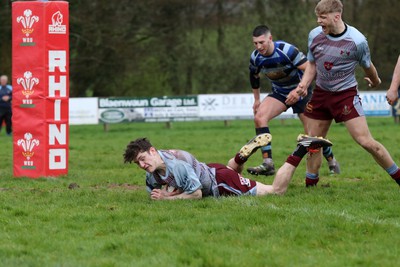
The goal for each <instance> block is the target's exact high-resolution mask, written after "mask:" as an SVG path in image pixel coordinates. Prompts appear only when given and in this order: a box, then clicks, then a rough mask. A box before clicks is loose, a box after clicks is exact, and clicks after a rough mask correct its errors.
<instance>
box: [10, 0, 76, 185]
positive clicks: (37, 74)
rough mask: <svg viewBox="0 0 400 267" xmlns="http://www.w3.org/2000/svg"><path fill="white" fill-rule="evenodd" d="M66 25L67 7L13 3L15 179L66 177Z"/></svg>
mask: <svg viewBox="0 0 400 267" xmlns="http://www.w3.org/2000/svg"><path fill="white" fill-rule="evenodd" d="M68 19H69V12H68V2H66V1H50V2H47V1H16V2H13V3H12V85H13V100H12V110H13V116H12V124H13V172H14V176H15V177H22V176H24V177H30V178H37V177H48V176H59V175H64V174H67V173H68V153H69V151H68V142H69V127H68V120H69V118H68V98H69V40H68V37H69V27H68V25H69V21H68Z"/></svg>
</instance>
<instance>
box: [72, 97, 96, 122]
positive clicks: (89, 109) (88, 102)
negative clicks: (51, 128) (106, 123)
mask: <svg viewBox="0 0 400 267" xmlns="http://www.w3.org/2000/svg"><path fill="white" fill-rule="evenodd" d="M97 101H98V98H97V97H82V98H70V99H69V124H70V125H79V124H98V123H99V118H98V108H97Z"/></svg>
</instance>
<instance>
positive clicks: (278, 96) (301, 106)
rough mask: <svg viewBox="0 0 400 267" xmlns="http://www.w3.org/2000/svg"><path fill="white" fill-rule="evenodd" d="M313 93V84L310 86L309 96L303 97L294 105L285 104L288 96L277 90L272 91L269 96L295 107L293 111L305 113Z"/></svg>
mask: <svg viewBox="0 0 400 267" xmlns="http://www.w3.org/2000/svg"><path fill="white" fill-rule="evenodd" d="M311 94H312V88H311V86H310V87H309V88H308V93H307V96H306V97H304V98H301V99H300V100H299V101H297V102H296V103H295V104H294V105H291V106H288V105H286V104H285V101H286V96H283V95H281V94H279V93H277V92H272V93H270V94H269V95H268V96H267V97H273V98H275V99H277V100H279V101H280V102H282V103H283V104H285V105H286V107H287V108H288V109H289V108H292V109H293V113H295V114H296V113H297V114H298V113H304V109H305V107H306V104H307V102H308V101H309V100H310V99H311Z"/></svg>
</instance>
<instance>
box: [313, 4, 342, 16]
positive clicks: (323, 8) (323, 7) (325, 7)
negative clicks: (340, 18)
mask: <svg viewBox="0 0 400 267" xmlns="http://www.w3.org/2000/svg"><path fill="white" fill-rule="evenodd" d="M342 12H343V4H342V2H341V1H340V0H321V1H319V2H318V4H317V6H316V7H315V14H317V16H318V15H321V14H329V13H340V14H341V13H342Z"/></svg>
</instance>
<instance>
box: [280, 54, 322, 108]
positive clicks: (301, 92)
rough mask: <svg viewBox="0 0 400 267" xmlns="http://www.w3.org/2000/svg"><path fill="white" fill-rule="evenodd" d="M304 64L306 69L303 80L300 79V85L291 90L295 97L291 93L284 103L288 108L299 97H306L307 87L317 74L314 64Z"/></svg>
mask: <svg viewBox="0 0 400 267" xmlns="http://www.w3.org/2000/svg"><path fill="white" fill-rule="evenodd" d="M304 64H306V66H305V67H306V68H305V71H304V75H303V78H302V79H301V81H300V83H299V84H298V85H297V88H296V89H294V90H293V91H294V92H295V93H296V94H297V96H296V95H295V94H294V93H292V94H291V95H288V97H287V98H286V101H285V104H286V105H289V106H290V105H293V104H294V103H296V102H297V101H298V100H299V97H305V96H307V93H308V87H310V85H311V83H312V81H313V80H314V78H315V75H316V73H317V68H316V65H315V62H311V61H308V62H307V63H304ZM304 64H303V65H304ZM303 67H304V66H303ZM293 91H292V92H293Z"/></svg>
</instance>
